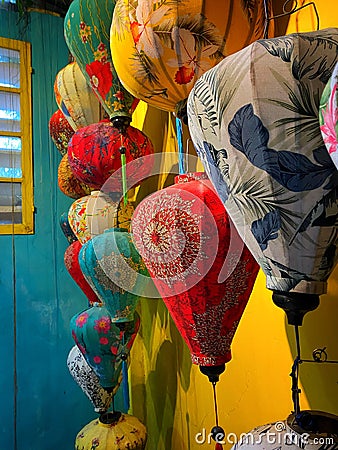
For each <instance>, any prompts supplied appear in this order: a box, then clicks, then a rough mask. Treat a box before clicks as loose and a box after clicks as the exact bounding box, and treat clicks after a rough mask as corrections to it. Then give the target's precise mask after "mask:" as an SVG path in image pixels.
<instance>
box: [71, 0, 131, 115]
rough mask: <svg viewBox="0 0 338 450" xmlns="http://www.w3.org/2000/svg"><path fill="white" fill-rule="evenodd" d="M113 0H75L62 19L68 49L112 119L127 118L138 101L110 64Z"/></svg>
mask: <svg viewBox="0 0 338 450" xmlns="http://www.w3.org/2000/svg"><path fill="white" fill-rule="evenodd" d="M114 8H115V0H111V1H108V0H95V1H94V0H74V1H73V2H72V3H71V5H70V7H69V9H68V12H67V15H66V17H65V21H64V32H65V39H66V43H67V45H68V48H69V50H70V52H71V53H72V55H73V56H74V58H75V61H76V62H77V63H78V65H79V67H80V69H81V71H82V73H83V75H84V76H85V78H86V80H87V83H88V85H89V86H91V87H92V89H93V91H94V92H95V94H96V95H97V97H98V99H99V100H100V102H101V104H102V106H103V107H104V109H105V110H106V112H107V113H108V115H109V117H110V118H111V119H115V118H118V117H121V116H122V117H127V118H128V119H129V121H130V117H131V113H132V112H133V111H134V109H135V107H136V105H137V103H138V100H135V99H134V97H133V96H132V95H131V94H129V92H128V91H126V89H125V88H124V87H123V86H122V84H121V82H120V80H119V78H118V76H117V74H116V72H115V68H114V66H113V64H112V59H111V53H110V45H109V30H110V26H111V21H112V17H113V11H114Z"/></svg>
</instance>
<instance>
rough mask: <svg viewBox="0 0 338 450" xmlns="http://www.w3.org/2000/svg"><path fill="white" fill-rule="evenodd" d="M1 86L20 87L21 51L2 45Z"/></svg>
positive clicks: (0, 50)
mask: <svg viewBox="0 0 338 450" xmlns="http://www.w3.org/2000/svg"><path fill="white" fill-rule="evenodd" d="M0 86H7V87H14V88H19V87H20V52H18V51H17V50H10V49H8V48H3V47H0Z"/></svg>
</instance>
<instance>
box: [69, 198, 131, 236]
mask: <svg viewBox="0 0 338 450" xmlns="http://www.w3.org/2000/svg"><path fill="white" fill-rule="evenodd" d="M133 212H134V208H133V206H132V205H131V204H130V203H127V204H126V205H125V204H124V203H123V202H121V201H120V202H119V201H117V202H116V201H113V200H112V199H111V198H110V197H109V196H108V195H106V194H104V193H103V192H101V191H92V192H91V194H90V195H86V196H84V197H81V198H79V199H77V200H75V202H73V203H72V204H71V205H70V208H69V211H68V220H69V224H70V226H71V228H72V230H73V232H74V233H75V235H76V236H77V238H78V240H79V241H80V242H81V244H84V243H85V242H87V241H88V240H89V239H91V238H93V237H94V236H97V235H99V234H102V233H103V232H104V231H105V230H108V229H109V228H113V227H121V228H126V229H129V227H130V220H131V216H132V215H133Z"/></svg>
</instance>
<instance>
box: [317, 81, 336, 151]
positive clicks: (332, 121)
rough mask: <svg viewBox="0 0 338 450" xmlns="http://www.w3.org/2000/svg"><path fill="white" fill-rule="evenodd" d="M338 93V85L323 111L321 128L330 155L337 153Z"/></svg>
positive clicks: (333, 89) (334, 87)
mask: <svg viewBox="0 0 338 450" xmlns="http://www.w3.org/2000/svg"><path fill="white" fill-rule="evenodd" d="M336 91H337V84H335V85H334V86H333V88H332V91H331V94H330V97H329V100H328V102H327V108H326V110H324V111H323V120H324V123H323V125H321V126H320V131H321V132H322V136H323V139H324V142H325V145H326V148H327V150H328V152H329V153H334V152H336V151H337V134H336V129H335V127H336V126H337V122H338V108H337V107H336V105H335V102H334V99H335V95H336Z"/></svg>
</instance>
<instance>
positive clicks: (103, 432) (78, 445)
mask: <svg viewBox="0 0 338 450" xmlns="http://www.w3.org/2000/svg"><path fill="white" fill-rule="evenodd" d="M146 441H147V430H146V427H145V426H144V425H143V424H142V423H141V422H140V421H139V420H138V419H137V417H135V416H130V415H128V414H122V413H120V412H114V413H107V414H103V415H101V416H100V417H99V418H98V419H95V420H92V421H91V422H90V423H88V424H87V425H86V426H85V427H84V428H82V430H81V431H80V432H79V433H78V435H77V436H76V440H75V450H93V449H95V450H143V449H144V448H145V446H146Z"/></svg>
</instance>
